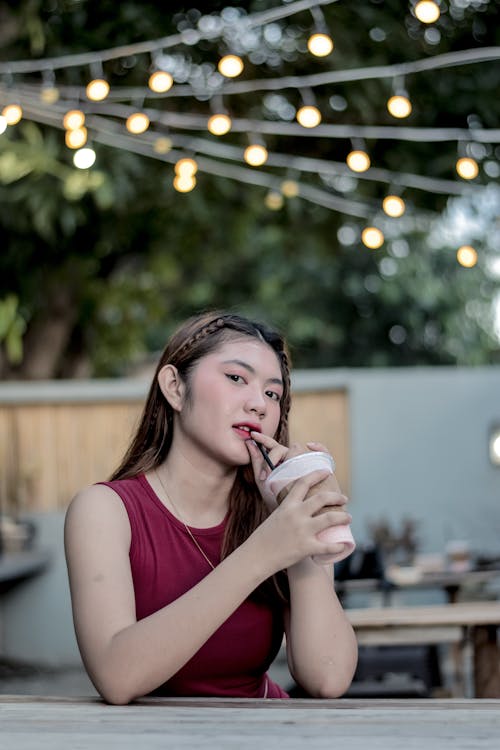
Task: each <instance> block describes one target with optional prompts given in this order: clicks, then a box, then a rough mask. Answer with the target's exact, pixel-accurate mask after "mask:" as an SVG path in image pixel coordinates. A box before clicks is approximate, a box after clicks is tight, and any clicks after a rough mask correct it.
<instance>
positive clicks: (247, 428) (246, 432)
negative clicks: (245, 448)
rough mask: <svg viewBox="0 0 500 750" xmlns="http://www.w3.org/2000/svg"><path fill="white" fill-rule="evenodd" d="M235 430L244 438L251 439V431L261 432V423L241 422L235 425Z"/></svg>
mask: <svg viewBox="0 0 500 750" xmlns="http://www.w3.org/2000/svg"><path fill="white" fill-rule="evenodd" d="M233 430H234V431H235V432H236V434H237V435H239V436H240V437H241V438H243V439H244V440H250V439H251V436H250V432H251V431H253V432H261V431H262V430H261V428H260V427H259V425H256V424H251V423H250V422H248V423H247V422H240V423H239V424H234V425H233Z"/></svg>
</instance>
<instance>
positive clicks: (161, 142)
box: [153, 135, 174, 154]
mask: <svg viewBox="0 0 500 750" xmlns="http://www.w3.org/2000/svg"><path fill="white" fill-rule="evenodd" d="M173 145H174V144H173V143H172V139H171V138H167V137H166V136H164V135H161V136H160V137H159V138H157V139H156V140H155V142H154V143H153V151H154V152H155V153H156V154H168V152H169V151H172V148H173Z"/></svg>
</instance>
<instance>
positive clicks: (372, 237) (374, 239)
mask: <svg viewBox="0 0 500 750" xmlns="http://www.w3.org/2000/svg"><path fill="white" fill-rule="evenodd" d="M361 241H362V242H363V245H366V247H369V248H370V250H377V249H378V248H379V247H381V246H382V245H383V244H384V235H383V233H382V232H381V231H380V229H377V227H366V228H365V229H363V231H362V232H361Z"/></svg>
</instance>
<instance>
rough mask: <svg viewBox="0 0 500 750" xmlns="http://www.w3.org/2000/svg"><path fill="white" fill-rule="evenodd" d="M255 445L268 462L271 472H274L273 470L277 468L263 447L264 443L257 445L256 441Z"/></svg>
mask: <svg viewBox="0 0 500 750" xmlns="http://www.w3.org/2000/svg"><path fill="white" fill-rule="evenodd" d="M254 443H255V444H256V445H257V448H258V449H259V450H260V452H261V453H262V455H263V456H264V461H265V462H266V464H267V465H268V466H269V468H270V469H271V471H273V469H274V468H275V466H274V464H273V462H272V461H271V459H270V458H269V456H268V455H267V451H266V449H265V448H264V446H263V445H262V443H257V441H256V440H254Z"/></svg>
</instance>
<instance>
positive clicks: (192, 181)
mask: <svg viewBox="0 0 500 750" xmlns="http://www.w3.org/2000/svg"><path fill="white" fill-rule="evenodd" d="M173 184H174V188H175V189H176V190H177V192H178V193H189V192H190V191H191V190H192V189H193V188H194V187H195V186H196V178H195V177H192V176H188V175H180V174H177V175H175V177H174V183H173Z"/></svg>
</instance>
